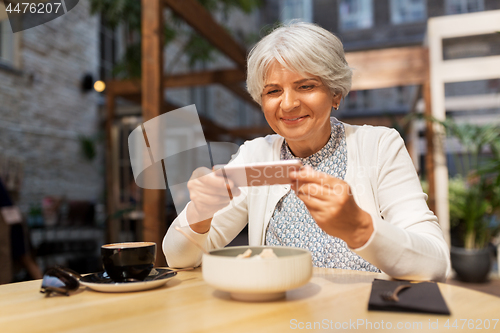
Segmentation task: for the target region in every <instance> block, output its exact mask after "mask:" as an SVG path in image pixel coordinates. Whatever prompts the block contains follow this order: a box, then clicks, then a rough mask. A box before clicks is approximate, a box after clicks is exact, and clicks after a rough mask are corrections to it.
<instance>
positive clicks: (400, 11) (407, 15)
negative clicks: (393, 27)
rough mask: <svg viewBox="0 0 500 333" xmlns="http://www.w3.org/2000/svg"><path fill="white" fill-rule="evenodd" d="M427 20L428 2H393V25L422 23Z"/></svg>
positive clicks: (412, 0)
mask: <svg viewBox="0 0 500 333" xmlns="http://www.w3.org/2000/svg"><path fill="white" fill-rule="evenodd" d="M426 18H427V6H426V0H391V22H392V24H402V23H412V22H421V21H425V19H426Z"/></svg>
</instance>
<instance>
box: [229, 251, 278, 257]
mask: <svg viewBox="0 0 500 333" xmlns="http://www.w3.org/2000/svg"><path fill="white" fill-rule="evenodd" d="M236 258H237V259H246V258H251V259H275V258H278V256H277V255H276V254H275V253H274V251H273V249H264V250H262V252H261V253H260V254H257V255H255V256H253V257H252V250H250V249H247V250H246V251H245V252H243V253H242V254H238V255H237V256H236Z"/></svg>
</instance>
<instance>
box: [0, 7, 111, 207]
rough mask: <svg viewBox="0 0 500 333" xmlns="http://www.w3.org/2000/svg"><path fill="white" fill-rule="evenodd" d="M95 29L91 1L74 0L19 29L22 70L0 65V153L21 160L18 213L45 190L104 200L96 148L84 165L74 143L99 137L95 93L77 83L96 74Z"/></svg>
mask: <svg viewBox="0 0 500 333" xmlns="http://www.w3.org/2000/svg"><path fill="white" fill-rule="evenodd" d="M98 28H99V24H98V19H97V17H95V16H94V17H91V16H90V14H89V3H88V2H87V1H80V2H79V4H78V5H77V6H76V7H75V8H74V9H73V10H71V11H70V12H68V13H67V14H66V15H63V16H61V17H59V18H57V19H55V20H53V21H51V22H48V23H45V24H43V25H41V26H38V27H34V28H31V29H29V30H26V31H23V32H21V34H22V37H21V45H20V52H19V54H20V57H21V59H20V62H21V66H20V68H19V69H18V71H8V70H2V69H0V127H1V128H0V155H2V156H4V157H15V158H16V159H18V160H21V161H22V162H23V164H24V180H23V185H22V188H21V193H20V202H19V204H20V206H21V208H22V210H23V211H24V212H26V211H27V210H28V209H29V207H30V205H33V204H40V203H41V200H42V198H43V197H44V196H48V195H51V196H65V197H66V198H67V199H70V200H75V199H77V200H102V199H103V198H102V195H103V184H104V179H103V175H104V170H103V163H102V161H103V160H102V153H101V152H100V153H99V154H98V156H97V158H96V159H94V160H93V161H92V162H89V161H87V160H86V159H84V158H83V157H82V155H81V151H80V143H79V137H80V136H88V137H95V136H96V135H97V134H98V127H99V126H98V125H99V124H98V123H99V117H98V111H97V110H98V109H97V97H98V96H97V95H96V93H95V92H93V91H90V92H89V93H83V92H82V91H81V88H80V81H81V79H82V77H83V75H84V74H85V73H91V74H93V75H94V77H97V75H96V74H97V68H98V56H99V49H98V45H99V44H98ZM99 146H102V143H99V145H98V148H99ZM98 151H102V149H99V150H98Z"/></svg>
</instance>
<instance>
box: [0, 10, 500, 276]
mask: <svg viewBox="0 0 500 333" xmlns="http://www.w3.org/2000/svg"><path fill="white" fill-rule="evenodd" d="M149 3H150V4H152V3H156V0H152V1H149ZM180 3H182V4H184V5H180ZM6 4H8V1H7V2H6ZM147 4H148V1H143V7H142V8H141V2H140V1H137V0H80V1H79V2H78V4H77V5H76V6H75V7H74V8H73V9H72V10H70V11H69V12H68V13H67V14H65V15H63V16H61V17H59V18H56V19H54V20H52V21H50V22H47V23H45V24H42V25H39V26H36V27H33V28H30V29H27V30H24V31H21V32H17V33H12V30H11V27H10V24H9V20H8V17H7V12H6V9H8V8H6V6H5V5H3V4H2V3H0V179H1V183H2V186H1V187H0V190H1V193H0V198H1V201H0V208H2V214H1V215H2V216H0V238H1V239H0V283H9V282H17V281H23V280H28V279H33V278H40V277H41V273H42V272H43V271H44V270H45V269H46V268H47V267H50V266H54V265H61V266H65V267H70V268H72V269H74V270H76V271H78V272H80V273H88V272H94V271H99V270H101V267H100V258H99V255H100V246H101V245H102V244H104V243H107V242H122V241H140V240H152V239H153V240H155V241H157V242H161V239H162V237H163V235H164V233H165V231H166V229H167V228H168V226H169V225H170V223H171V221H172V220H173V219H174V218H175V217H176V214H177V213H176V211H175V208H174V207H173V202H172V198H171V195H170V192H169V190H168V189H167V190H166V191H162V193H161V195H160V196H158V197H157V198H156V199H155V200H156V201H155V203H154V204H153V206H154V208H153V213H152V214H151V210H149V208H146V209H145V207H146V206H145V200H144V196H145V195H144V193H145V192H147V191H143V190H142V189H140V188H138V187H137V185H136V184H135V182H134V178H133V174H132V169H131V166H130V160H129V155H128V143H127V138H128V135H129V133H130V132H131V131H132V130H133V129H135V128H136V127H137V126H139V125H140V124H141V123H142V122H143V121H145V120H147V119H149V118H151V114H150V113H149V114H148V116H145V111H144V105H145V104H144V103H145V102H144V99H143V98H142V96H144V97H147V96H151V95H146V93H144V94H141V80H142V82H144V80H148V75H150V73H151V72H150V71H149V70H148V72H146V73H143V68H144V67H143V65H142V60H143V57H142V54H143V52H148V51H147V50H146V51H145V50H144V49H142V50H141V40H142V39H143V37H142V36H141V31H143V29H144V26H143V25H141V24H143V23H144V22H141V11H144V10H145V8H144V6H145V5H147ZM162 4H163V5H164V6H163V7H164V9H163V16H162V17H163V21H162V22H161V24H162V29H161V33H160V34H159V38H160V39H161V42H162V43H163V45H164V47H163V48H162V51H163V53H162V59H163V61H162V63H161V65H158V67H157V70H158V71H161V76H162V77H163V78H164V79H163V87H162V88H161V89H162V91H163V93H162V94H161V95H162V96H161V97H162V98H161V99H162V101H161V102H160V103H161V105H159V106H158V108H157V112H158V114H161V113H163V112H166V111H168V110H172V109H175V108H178V107H182V106H186V105H190V104H195V105H196V107H197V110H198V113H199V115H200V118H201V123H202V126H203V130H204V133H205V139H206V140H207V141H225V142H234V143H237V144H241V143H243V142H244V140H248V139H252V138H255V137H258V136H262V135H266V134H270V133H272V130H271V129H270V128H269V126H268V125H267V123H266V121H265V119H264V117H263V115H262V113H261V111H260V109H259V107H258V105H257V104H255V103H254V102H253V101H252V100H251V98H250V96H249V95H248V94H247V93H246V91H245V90H244V89H245V86H244V77H245V73H244V70H245V69H244V56H245V52H248V50H249V49H250V48H251V47H252V46H253V45H254V44H255V43H256V41H258V40H259V39H260V38H261V37H263V36H264V35H265V34H266V33H267V32H268V31H269V30H271V29H272V28H273V27H275V26H276V25H277V24H279V23H280V22H288V21H290V20H294V19H297V20H300V21H307V22H314V23H317V24H319V25H320V26H322V27H324V28H326V29H328V30H330V31H332V32H333V33H334V34H336V35H337V36H338V37H339V38H340V39H341V40H342V42H343V43H344V47H345V51H346V55H347V59H348V62H349V63H350V65H351V67H353V68H354V82H353V91H351V93H350V94H349V95H348V96H347V97H346V98H345V99H344V100H343V102H342V104H341V106H340V109H339V111H336V112H335V113H334V114H333V116H335V117H337V118H339V119H340V120H342V121H344V122H347V123H350V124H359V125H363V124H369V125H383V126H388V127H393V128H396V129H397V130H398V131H399V132H400V133H401V135H402V136H403V138H404V139H405V142H406V143H407V148H408V150H409V152H410V155H411V157H412V159H413V161H414V164H415V166H416V168H417V170H418V172H419V175H420V176H421V179H422V184H423V187H424V189H425V190H426V191H428V193H429V197H430V198H429V204H430V207H431V209H433V210H434V211H437V213H438V216H439V217H440V223H441V224H442V226H443V230H444V232H445V235H446V237H447V239H448V241H449V243H450V246H453V247H456V248H462V247H466V248H467V247H468V248H475V249H487V253H488V258H489V264H490V266H489V267H488V268H487V270H488V277H489V278H488V277H487V278H486V279H483V280H481V281H491V280H492V279H493V280H494V279H495V276H497V274H498V264H497V261H496V259H495V258H496V257H495V255H496V247H497V246H498V243H499V241H498V236H497V235H498V230H499V226H498V209H499V207H500V193H499V190H498V189H499V188H500V176H499V168H500V162H499V159H500V158H499V150H500V143H499V133H500V130H499V123H500V73H499V68H500V61H499V56H500V28H499V27H498V23H497V24H495V23H493V24H489V22H500V18H499V17H500V16H499V13H500V1H498V0H435V1H427V0H377V1H375V0H199V1H198V0H189V1H184V2H181V1H173V0H168V1H163V2H162ZM207 15H208V18H207ZM482 15H484V16H482ZM495 15H496V16H495ZM200 22H201V23H200ZM475 22H483V24H477V23H475ZM214 26H217V27H218V28H220V29H222V31H223V32H225V33H227V35H226V34H223V33H220V34H218V33H215V32H214V31H218V30H216V29H215V28H214V29H215V30H214V29H212V28H213V27H214ZM478 26H481V28H480V29H479V28H478ZM204 27H205V28H204ZM455 27H456V28H455ZM454 29H455V30H454ZM469 31H470V32H469ZM233 45H236V46H237V47H236V46H235V48H234V49H237V48H239V50H241V52H240V51H237V52H235V53H236V55H235V53H234V52H233V54H231V50H229V46H233ZM238 52H240V53H239V54H238ZM241 59H243V61H241ZM398 66H399V67H398ZM475 66H477V68H476V67H475ZM485 66H486V69H485ZM396 67H397V68H396ZM142 87H143V86H142ZM147 94H149V92H147ZM148 117H149V118H148ZM146 118H147V119H146ZM445 133H446V134H447V136H446V137H444V136H443V135H444V134H445ZM191 139H192V138H190V136H189V133H180V134H179V140H180V141H179V142H188V141H189V140H191ZM187 167H191V166H187ZM471 197H472V198H476V199H478V200H475V201H474V202H472V201H471V200H470V198H471ZM146 201H147V202H148V203H146V205H148V204H149V205H150V204H151V200H149V199H148V200H146ZM476 201H477V202H476ZM148 207H151V206H148ZM144 212H146V213H144ZM148 218H149V220H148ZM148 226H154V228H153V230H154V233H155V235H156V236H154V235H153V236H152V237H151V236H148V234H147V230H150V229H151V228H149V227H148ZM148 228H149V229H148ZM245 241H246V239H245V235H244V234H242V235H241V237H238V239H237V240H235V243H234V244H240V243H241V244H244V243H245ZM159 256H160V257H161V252H159ZM160 260H164V259H160ZM158 263H159V264H162V262H161V261H159V262H158ZM163 264H164V261H163ZM454 267H455V266H454ZM466 270H467V269H466ZM475 282H477V281H475Z"/></svg>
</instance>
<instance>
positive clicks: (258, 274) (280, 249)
mask: <svg viewBox="0 0 500 333" xmlns="http://www.w3.org/2000/svg"><path fill="white" fill-rule="evenodd" d="M248 249H249V250H251V251H252V252H251V253H254V254H257V255H260V254H261V253H262V252H263V250H265V249H271V250H272V251H273V253H274V254H275V255H276V257H277V258H274V259H269V260H267V259H266V260H252V259H251V258H253V257H251V258H250V259H241V258H237V256H238V255H240V254H243V253H245V251H247V250H248ZM202 273H203V279H204V280H205V281H206V282H207V283H208V284H209V285H210V286H212V287H214V288H215V289H218V290H221V291H225V292H229V293H230V295H231V297H232V298H233V299H236V300H242V301H269V300H275V299H279V298H283V297H285V296H286V291H287V290H291V289H295V288H298V287H301V286H303V285H304V284H306V283H307V282H308V281H309V280H310V278H311V276H312V260H311V253H310V252H309V251H307V250H305V249H300V248H294V247H286V246H272V247H269V246H235V247H227V248H224V249H218V250H212V251H210V253H209V254H204V255H203V261H202Z"/></svg>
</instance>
